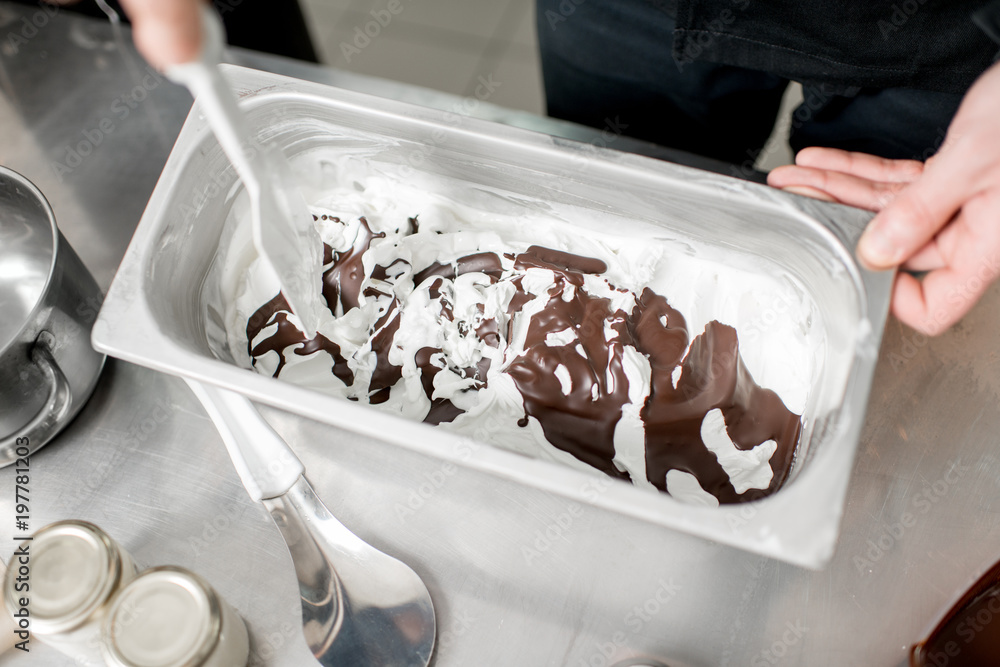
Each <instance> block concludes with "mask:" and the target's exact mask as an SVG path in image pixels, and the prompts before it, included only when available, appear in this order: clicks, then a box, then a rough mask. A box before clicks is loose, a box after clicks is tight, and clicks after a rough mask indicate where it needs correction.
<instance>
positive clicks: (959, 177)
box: [858, 155, 971, 269]
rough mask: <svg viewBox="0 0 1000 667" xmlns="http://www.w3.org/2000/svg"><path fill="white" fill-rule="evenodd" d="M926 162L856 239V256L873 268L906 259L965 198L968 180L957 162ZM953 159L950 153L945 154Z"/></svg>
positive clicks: (939, 159)
mask: <svg viewBox="0 0 1000 667" xmlns="http://www.w3.org/2000/svg"><path fill="white" fill-rule="evenodd" d="M944 157H945V156H943V155H941V156H940V157H939V158H938V159H937V160H935V161H934V162H933V163H932V164H928V166H927V168H926V169H924V172H923V174H921V175H920V177H919V178H918V179H917V180H915V181H913V183H911V184H910V185H908V186H907V187H906V188H905V189H904V190H902V191H901V192H900V193H899V195H898V196H897V197H896V198H895V199H894V200H893V201H892V202H891V203H890V204H889V205H888V206H886V207H885V208H884V209H882V211H881V212H880V213H879V214H878V215H876V216H875V218H874V219H873V220H872V221H871V222H870V223H869V224H868V228H867V229H865V232H864V234H862V235H861V239H860V240H859V241H858V258H859V259H860V260H861V261H862V263H864V264H866V265H867V266H869V267H871V268H873V269H888V268H891V267H894V266H898V265H900V264H902V263H903V262H905V261H906V260H907V259H909V258H910V257H911V256H912V255H913V254H915V253H916V252H917V251H918V250H920V249H921V248H923V247H924V246H925V245H926V244H927V242H928V241H930V240H931V239H933V238H934V236H935V235H936V234H937V233H938V232H939V231H940V230H941V229H942V228H943V227H944V226H945V225H946V224H948V222H949V221H950V220H951V219H952V218H953V217H954V216H955V214H956V213H957V212H958V210H959V209H960V208H961V206H962V203H963V202H964V201H965V200H966V199H968V193H967V192H966V190H967V189H968V187H969V184H970V182H971V179H969V178H966V177H965V175H964V173H963V172H965V171H966V170H965V169H964V168H963V167H964V165H962V164H961V163H958V164H952V163H953V162H955V160H954V159H949V160H945V159H942V158H944ZM947 157H949V158H953V157H954V156H953V155H949V156H947Z"/></svg>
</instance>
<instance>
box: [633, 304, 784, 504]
mask: <svg viewBox="0 0 1000 667" xmlns="http://www.w3.org/2000/svg"><path fill="white" fill-rule="evenodd" d="M647 292H648V294H647ZM647 292H644V293H643V298H644V299H646V298H647V297H648V296H649V295H651V294H652V293H651V292H649V291H648V290H647ZM653 296H654V297H655V298H653V299H651V301H652V303H651V304H650V305H651V306H652V307H653V308H654V309H655V310H654V312H660V311H661V310H664V309H669V306H667V305H666V301H665V300H664V299H663V297H659V296H656V295H653ZM661 300H662V303H661ZM640 306H641V304H640ZM638 312H639V314H640V322H641V320H642V318H641V314H642V309H641V307H640V308H639V309H638ZM673 313H674V314H673V315H672V317H671V315H668V316H667V326H666V327H663V328H664V329H667V330H669V329H671V328H673V327H671V321H672V319H673V320H674V321H676V318H677V317H678V315H679V314H676V311H673ZM656 320H657V322H656V323H657V324H659V322H658V320H659V318H658V317H657V318H656ZM648 322H649V320H647V323H648ZM679 326H680V327H683V326H684V323H683V319H681V320H680V323H679ZM637 331H642V332H643V333H645V337H644V336H643V335H642V334H640V335H639V337H638V339H637V341H636V343H637V345H636V349H637V350H639V351H640V352H643V353H645V354H647V355H649V357H650V365H651V367H652V379H651V382H650V384H651V387H650V392H649V397H648V398H647V399H646V403H645V405H644V406H643V409H642V412H641V416H642V421H643V423H644V424H645V427H646V476H647V478H648V479H649V481H650V482H651V483H652V484H653V485H654V486H656V487H657V488H659V489H661V490H663V491H666V475H667V472H669V471H670V470H681V471H684V472H688V473H691V474H692V475H694V476H695V477H696V478H697V479H698V482H699V483H700V484H701V486H702V488H703V489H705V490H706V491H708V492H709V493H711V494H712V495H713V496H715V497H716V498H718V499H719V502H721V503H736V502H745V501H748V500H755V499H757V498H761V497H763V496H766V495H768V494H770V493H773V492H774V491H775V490H777V489H778V487H780V486H781V484H782V483H783V482H784V481H785V478H786V477H787V475H788V471H789V468H790V467H791V463H792V455H793V453H794V450H795V444H796V443H797V442H798V436H799V427H800V424H801V422H800V420H799V418H798V416H797V415H794V414H792V413H791V412H790V411H789V410H788V409H787V408H786V407H785V406H784V404H783V403H782V402H781V400H780V399H779V398H778V396H777V395H776V394H775V393H774V392H772V391H770V390H767V389H762V388H761V387H759V386H757V384H756V383H755V382H754V381H753V378H752V377H750V373H749V372H748V371H747V369H746V367H745V366H744V365H743V360H742V359H741V358H740V355H739V344H738V341H737V338H736V330H735V329H733V328H732V327H729V326H726V325H724V324H720V323H719V322H709V323H708V325H707V326H706V327H705V333H704V334H702V335H700V336H698V337H697V338H695V339H694V341H693V342H692V343H691V350H690V351H689V352H688V355H687V357H686V358H685V359H684V362H683V364H682V365H681V375H680V378H679V380H678V382H677V387H676V388H675V387H674V386H673V380H672V374H673V368H674V366H676V363H675V360H676V359H677V356H678V355H677V347H678V344H679V336H678V337H677V339H675V340H670V341H667V339H666V338H665V337H664V336H663V333H662V332H656V328H655V326H652V325H649V326H648V328H646V329H642V328H640V327H637ZM656 338H660V339H661V340H662V342H663V343H666V344H665V345H657V344H656V343H655V339H656ZM671 364H673V365H671ZM716 408H718V409H721V410H722V414H723V417H724V419H725V423H726V430H727V432H728V434H729V437H730V438H731V439H732V440H733V443H734V444H735V445H736V447H737V448H739V449H741V450H748V449H751V448H753V447H755V446H756V445H759V444H760V443H762V442H765V441H767V440H774V441H775V442H776V443H777V450H776V451H775V453H774V455H773V456H772V457H771V461H770V464H771V470H772V472H773V475H772V477H771V483H770V485H769V486H768V488H767V489H749V490H747V491H746V492H744V493H737V492H736V489H735V488H733V485H732V483H731V482H730V481H729V476H728V475H727V474H726V472H725V470H724V469H723V468H722V465H721V464H720V463H719V461H718V459H717V458H716V457H715V454H714V453H712V452H711V451H710V450H709V449H708V448H706V447H705V444H704V442H703V441H702V439H701V424H702V421H703V420H704V419H705V415H706V414H708V412H709V411H711V410H714V409H716Z"/></svg>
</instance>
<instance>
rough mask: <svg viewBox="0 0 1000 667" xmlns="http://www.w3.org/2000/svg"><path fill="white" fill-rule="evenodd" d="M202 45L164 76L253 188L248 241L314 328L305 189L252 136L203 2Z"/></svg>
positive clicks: (313, 240) (310, 330)
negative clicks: (192, 104)
mask: <svg viewBox="0 0 1000 667" xmlns="http://www.w3.org/2000/svg"><path fill="white" fill-rule="evenodd" d="M202 25H203V30H202V43H203V46H202V49H201V56H200V57H199V59H198V60H197V61H195V62H190V63H185V64H182V65H174V66H171V67H169V68H168V69H167V71H166V74H167V76H168V77H169V78H170V79H172V80H173V81H175V82H176V83H180V84H183V85H185V86H187V88H188V89H189V90H190V91H191V94H192V95H194V97H195V98H196V100H197V102H198V104H199V105H200V106H201V109H202V111H203V112H204V113H205V117H206V118H208V122H209V124H210V125H211V126H212V131H213V132H214V133H215V136H216V137H217V138H218V140H219V144H221V145H222V149H223V150H224V151H225V152H226V155H227V156H228V157H229V161H230V162H232V163H233V166H234V167H235V168H236V172H237V173H238V174H239V176H240V180H242V181H243V185H244V187H245V188H246V190H247V194H248V195H249V196H250V207H251V211H252V213H251V216H252V224H251V227H252V228H253V242H254V245H255V246H256V248H257V253H258V254H259V255H260V256H261V258H262V259H263V260H264V262H265V263H266V264H268V265H270V267H271V269H272V270H273V271H274V274H275V278H276V279H277V283H278V285H279V286H280V287H281V292H282V294H284V296H285V300H286V301H288V305H289V306H290V307H291V309H292V312H293V313H294V314H295V315H296V316H298V319H299V321H300V322H301V323H302V327H303V330H304V332H305V333H306V334H307V335H308V336H310V337H312V336H313V335H315V333H316V330H317V329H318V328H319V319H320V317H319V316H320V312H322V308H323V307H324V306H323V303H322V301H321V297H320V294H321V291H320V290H321V283H322V272H323V246H322V243H321V241H320V238H319V233H318V232H317V231H316V228H315V227H314V226H313V223H312V215H311V214H310V213H309V208H308V207H307V206H306V202H305V199H304V198H303V197H302V193H301V192H300V191H299V189H298V187H297V186H296V185H295V183H294V181H293V180H292V171H291V167H289V165H288V162H287V161H286V160H285V157H284V155H282V153H281V151H280V150H279V149H278V148H276V147H273V146H261V145H260V144H257V143H256V142H255V141H254V140H253V138H252V135H251V134H250V132H249V129H248V124H247V121H246V118H245V117H244V116H243V113H242V112H241V111H240V108H239V106H238V104H237V102H236V96H235V95H234V94H233V91H232V90H231V89H230V88H229V85H228V84H227V83H226V80H225V79H223V78H222V73H221V72H220V71H219V67H218V64H219V62H220V61H221V59H222V45H223V43H224V41H223V34H224V33H223V27H222V21H221V19H220V18H219V15H218V14H216V13H215V11H213V10H212V9H211V8H210V7H209V6H207V5H206V6H205V7H204V8H203V10H202Z"/></svg>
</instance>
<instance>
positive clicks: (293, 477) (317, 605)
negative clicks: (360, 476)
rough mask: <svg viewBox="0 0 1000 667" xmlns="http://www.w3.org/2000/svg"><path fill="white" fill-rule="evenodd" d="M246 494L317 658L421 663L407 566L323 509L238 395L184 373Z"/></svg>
mask: <svg viewBox="0 0 1000 667" xmlns="http://www.w3.org/2000/svg"><path fill="white" fill-rule="evenodd" d="M188 384H189V385H190V386H191V390H192V391H194V393H195V396H197V397H198V399H199V400H200V401H201V403H202V405H204V406H205V411H206V412H208V415H209V416H210V417H211V418H212V421H213V422H215V426H216V428H217V429H218V430H219V434H220V435H221V436H222V440H223V442H225V443H226V449H228V450H229V456H230V457H231V458H232V459H233V465H235V466H236V471H237V472H238V473H239V475H240V479H241V480H242V481H243V486H245V487H246V490H247V493H249V494H250V497H251V498H253V499H254V500H255V501H258V502H262V503H263V504H264V507H266V508H267V509H268V511H269V512H270V513H271V518H272V519H274V523H275V525H277V526H278V529H279V530H280V531H281V534H282V536H283V537H284V538H285V543H286V544H287V545H288V551H289V552H290V553H291V555H292V563H293V564H294V565H295V574H296V575H297V577H298V580H299V591H300V595H301V597H302V632H303V634H305V637H306V642H307V643H308V644H309V648H310V649H311V650H312V652H313V655H314V656H316V659H317V660H318V661H319V662H320V664H322V665H325V666H326V667H334V666H338V667H427V664H428V663H429V662H430V659H431V652H432V651H433V649H434V636H435V619H434V605H433V603H432V602H431V596H430V593H429V592H428V591H427V587H426V586H425V585H424V582H423V580H421V579H420V576H419V575H417V573H416V572H414V571H413V570H412V569H411V568H410V567H409V566H407V565H406V564H404V563H402V562H400V561H398V560H396V559H395V558H393V557H392V556H388V555H386V554H384V553H382V552H381V551H379V550H378V549H375V548H374V547H373V546H371V545H370V544H368V543H366V542H364V541H363V540H362V539H361V538H359V537H358V536H356V535H355V534H354V533H352V532H351V531H349V530H348V529H347V528H346V527H344V525H343V524H342V523H340V522H339V521H337V519H335V518H334V517H333V516H332V515H331V514H330V511H329V510H327V508H326V506H325V505H324V504H323V501H321V500H320V499H319V498H318V497H317V496H316V492H315V491H313V488H312V486H310V484H309V482H308V481H307V480H306V478H305V476H304V472H305V468H304V467H303V465H302V462H301V461H300V460H299V459H298V457H297V456H295V454H294V453H293V452H292V450H291V449H290V448H289V447H288V445H287V444H286V443H285V441H284V440H282V439H281V436H279V435H278V434H277V433H275V432H274V429H272V428H271V426H270V425H269V424H268V423H267V422H266V421H265V420H264V418H263V417H261V416H260V413H259V412H257V409H256V408H255V407H254V406H253V404H252V403H251V402H250V401H249V400H248V399H247V398H246V397H244V396H242V395H240V394H236V393H233V392H231V391H227V390H224V389H219V388H217V387H212V386H209V385H203V384H201V383H199V382H196V381H194V380H188Z"/></svg>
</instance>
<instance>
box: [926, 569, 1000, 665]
mask: <svg viewBox="0 0 1000 667" xmlns="http://www.w3.org/2000/svg"><path fill="white" fill-rule="evenodd" d="M998 664H1000V563H996V564H995V565H993V567H991V568H990V569H989V570H988V571H987V572H986V574H984V575H983V576H982V577H980V578H979V580H978V581H977V582H976V583H975V584H973V585H972V587H971V588H970V589H969V590H968V591H966V592H965V594H964V595H962V597H961V599H959V601H958V602H957V603H955V605H954V606H953V607H952V608H951V609H950V610H949V611H948V613H947V614H945V616H944V618H943V619H941V622H940V623H939V624H938V626H937V627H936V628H934V630H933V631H932V632H931V634H930V635H929V636H928V637H927V639H925V640H924V641H922V642H920V643H919V644H917V645H916V646H914V647H913V649H912V651H911V652H910V665H911V667H945V666H947V667H988V666H989V667H992V666H993V665H998Z"/></svg>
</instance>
